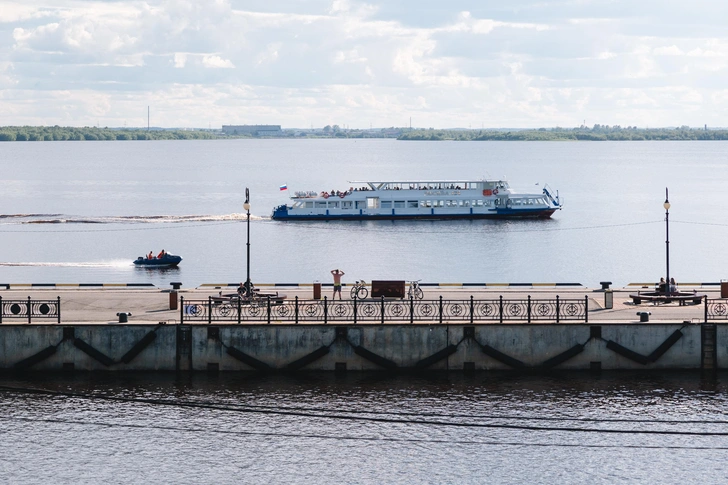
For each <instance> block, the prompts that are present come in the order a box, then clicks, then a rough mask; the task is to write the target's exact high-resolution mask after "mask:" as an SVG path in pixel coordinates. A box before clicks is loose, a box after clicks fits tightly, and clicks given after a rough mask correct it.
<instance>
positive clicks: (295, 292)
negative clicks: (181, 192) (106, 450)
mask: <svg viewBox="0 0 728 485" xmlns="http://www.w3.org/2000/svg"><path fill="white" fill-rule="evenodd" d="M695 289H696V290H697V291H698V292H699V293H705V294H707V295H708V298H719V297H720V290H719V288H715V287H709V288H695ZM323 290H324V291H323V295H324V296H327V297H329V298H330V297H331V293H332V288H331V287H324V288H323ZM423 290H424V292H425V299H437V298H439V297H440V295H442V297H443V298H444V299H446V300H448V299H452V300H468V299H469V298H470V296H471V295H472V296H473V297H474V298H475V299H476V300H478V299H497V298H498V297H499V296H501V295H502V296H503V298H504V299H525V298H527V296H528V295H531V298H532V299H553V298H555V297H556V295H559V297H560V298H566V299H583V298H588V300H589V323H602V324H607V323H630V322H635V323H637V322H639V320H640V317H639V316H638V315H637V312H639V311H647V312H650V313H651V315H650V319H649V321H650V323H664V322H669V323H682V322H686V323H700V322H701V321H703V319H704V308H705V307H704V305H702V304H701V305H686V306H680V305H678V304H677V303H671V304H660V305H654V304H651V303H643V304H641V305H635V304H634V303H632V300H631V299H630V298H629V294H630V293H634V292H636V291H637V289H635V288H617V289H614V291H613V293H612V295H613V300H614V304H613V308H612V309H605V308H604V304H605V294H604V292H603V291H602V290H599V289H592V288H583V287H558V288H555V287H534V288H526V287H521V288H503V287H500V288H497V287H496V288H482V287H465V288H461V287H425V288H423ZM680 290H681V291H692V290H693V288H686V287H680ZM261 291H264V292H268V293H270V292H273V293H275V292H276V291H277V292H279V293H280V294H285V295H286V296H287V298H288V299H293V298H294V297H296V296H298V297H299V299H311V298H312V297H313V289H312V288H311V287H310V286H307V287H290V288H285V287H276V288H270V287H263V288H261ZM220 292H222V293H223V294H229V293H234V292H235V288H229V287H225V288H209V287H208V288H201V289H191V288H183V289H181V290H179V293H178V294H179V296H182V297H184V298H185V299H187V300H201V299H207V297H208V296H218V295H219V293H220ZM347 293H348V290H347V287H344V298H345V299H347V298H348V294H347ZM28 296H30V297H31V298H32V299H34V300H35V299H38V300H54V299H55V298H56V297H60V298H61V322H62V323H63V324H79V323H88V324H99V323H103V324H108V323H118V321H119V319H118V317H117V315H116V314H117V313H120V312H126V313H131V315H130V316H129V317H128V320H129V323H144V324H156V323H159V322H165V323H169V324H173V323H179V321H180V310H170V290H167V289H160V288H149V289H132V288H103V289H99V288H93V289H91V288H89V289H84V288H78V289H76V288H74V289H58V288H47V289H46V288H38V289H36V288H24V289H10V290H5V289H2V290H0V297H2V299H3V302H5V301H7V300H27V298H28ZM3 323H4V324H11V323H17V324H24V323H26V321H24V320H17V319H8V318H4V320H3ZM33 323H34V324H35V323H38V324H43V323H46V324H47V323H55V320H37V321H36V320H34V321H33ZM512 323H516V322H512ZM544 323H546V322H544ZM570 323H574V324H583V322H570ZM516 324H517V323H516Z"/></svg>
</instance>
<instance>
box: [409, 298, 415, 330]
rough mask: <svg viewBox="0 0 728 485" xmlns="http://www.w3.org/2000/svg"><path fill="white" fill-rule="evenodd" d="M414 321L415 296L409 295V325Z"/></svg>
mask: <svg viewBox="0 0 728 485" xmlns="http://www.w3.org/2000/svg"><path fill="white" fill-rule="evenodd" d="M413 323H415V298H414V296H412V295H410V325H412V324H413Z"/></svg>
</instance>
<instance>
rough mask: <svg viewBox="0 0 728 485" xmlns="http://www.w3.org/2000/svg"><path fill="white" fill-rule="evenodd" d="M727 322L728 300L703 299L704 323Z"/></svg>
mask: <svg viewBox="0 0 728 485" xmlns="http://www.w3.org/2000/svg"><path fill="white" fill-rule="evenodd" d="M709 320H728V298H714V299H708V298H706V299H705V321H706V322H707V321H709Z"/></svg>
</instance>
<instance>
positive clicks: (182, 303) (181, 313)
mask: <svg viewBox="0 0 728 485" xmlns="http://www.w3.org/2000/svg"><path fill="white" fill-rule="evenodd" d="M58 313H61V308H60V307H58ZM184 320H185V297H184V296H182V295H180V297H179V323H185V322H184ZM58 323H61V322H58Z"/></svg>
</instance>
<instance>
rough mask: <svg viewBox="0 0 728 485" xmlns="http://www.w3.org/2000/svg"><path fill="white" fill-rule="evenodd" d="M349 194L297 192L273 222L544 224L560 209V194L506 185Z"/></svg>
mask: <svg viewBox="0 0 728 485" xmlns="http://www.w3.org/2000/svg"><path fill="white" fill-rule="evenodd" d="M349 183H350V184H351V187H349V188H348V189H347V190H343V191H341V190H332V191H331V192H312V191H301V192H294V195H293V197H291V200H292V203H291V204H290V205H280V206H278V207H276V208H275V209H273V214H272V215H271V217H272V219H274V220H279V221H290V220H295V221H305V220H370V219H446V220H447V219H517V218H533V219H546V218H549V217H551V215H552V214H553V213H554V212H556V211H557V210H560V209H561V207H562V203H561V200H560V199H559V195H558V192H554V191H552V190H551V189H550V188H549V187H548V186H544V187H543V189H542V190H541V192H540V193H518V192H516V191H514V190H512V189H511V187H510V185H509V184H508V182H507V181H505V180H475V181H472V180H436V181H404V182H402V181H400V182H349Z"/></svg>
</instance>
